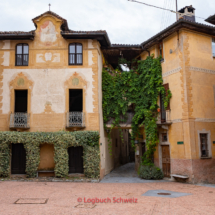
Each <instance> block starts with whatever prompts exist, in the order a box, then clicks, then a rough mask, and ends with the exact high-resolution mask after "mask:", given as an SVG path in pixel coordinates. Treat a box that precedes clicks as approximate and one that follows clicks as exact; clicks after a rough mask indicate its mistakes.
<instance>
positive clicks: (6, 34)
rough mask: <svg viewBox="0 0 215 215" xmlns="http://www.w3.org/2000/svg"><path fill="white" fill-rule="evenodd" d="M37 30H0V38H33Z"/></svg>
mask: <svg viewBox="0 0 215 215" xmlns="http://www.w3.org/2000/svg"><path fill="white" fill-rule="evenodd" d="M34 36H35V31H29V32H24V31H0V40H33V39H34Z"/></svg>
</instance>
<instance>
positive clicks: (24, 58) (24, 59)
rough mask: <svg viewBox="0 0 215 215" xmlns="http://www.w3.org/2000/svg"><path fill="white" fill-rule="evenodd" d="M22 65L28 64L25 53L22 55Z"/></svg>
mask: <svg viewBox="0 0 215 215" xmlns="http://www.w3.org/2000/svg"><path fill="white" fill-rule="evenodd" d="M23 65H24V66H27V65H28V55H27V54H25V55H23Z"/></svg>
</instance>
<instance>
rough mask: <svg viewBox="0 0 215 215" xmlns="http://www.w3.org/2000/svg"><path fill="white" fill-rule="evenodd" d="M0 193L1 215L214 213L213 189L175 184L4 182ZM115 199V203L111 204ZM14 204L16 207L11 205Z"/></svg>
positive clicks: (190, 214)
mask: <svg viewBox="0 0 215 215" xmlns="http://www.w3.org/2000/svg"><path fill="white" fill-rule="evenodd" d="M0 190H1V192H0V214H1V215H31V214H32V215H44V214H45V215H49V214H50V215H53V214H54V215H55V214H56V215H61V214H66V215H67V214H69V215H70V214H72V215H73V214H75V215H76V214H78V215H82V214H83V215H85V214H93V215H97V214H102V215H118V214H123V215H127V214H128V215H130V214H132V215H139V214H141V215H142V214H146V215H158V214H163V215H167V214H169V215H186V214H188V215H199V214H200V215H204V214H205V215H206V214H207V215H214V214H215V189H214V188H213V187H205V186H196V185H191V184H182V183H176V182H162V183H160V182H158V183H133V184H132V183H129V184H128V183H75V182H67V183H65V182H13V181H4V182H0ZM150 190H165V191H168V192H169V191H173V192H181V193H189V194H191V195H188V196H182V197H178V198H167V197H165V198H163V197H162V196H143V194H144V193H146V192H148V191H150ZM79 198H80V199H79ZM84 198H85V202H87V201H93V199H95V198H98V199H103V201H104V199H106V200H105V201H106V202H107V203H95V204H92V203H85V202H84ZM114 198H115V199H114ZM17 200H19V201H17ZM78 200H79V201H80V202H78ZM114 200H115V201H117V202H116V203H114ZM127 201H128V202H127ZM129 201H130V202H129ZM136 201H137V203H136ZM15 202H17V203H18V204H14V203H15ZM30 203H31V204H30ZM33 203H37V204H33ZM39 203H41V204H39Z"/></svg>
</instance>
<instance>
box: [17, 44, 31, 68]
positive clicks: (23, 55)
mask: <svg viewBox="0 0 215 215" xmlns="http://www.w3.org/2000/svg"><path fill="white" fill-rule="evenodd" d="M28 55H29V48H28V44H23V43H22V44H18V45H17V46H16V66H28V57H29V56H28Z"/></svg>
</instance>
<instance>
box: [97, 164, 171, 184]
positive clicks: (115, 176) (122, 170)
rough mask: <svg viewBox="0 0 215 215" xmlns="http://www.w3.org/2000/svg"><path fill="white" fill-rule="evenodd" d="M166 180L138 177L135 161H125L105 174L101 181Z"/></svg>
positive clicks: (149, 181) (143, 181) (145, 181)
mask: <svg viewBox="0 0 215 215" xmlns="http://www.w3.org/2000/svg"><path fill="white" fill-rule="evenodd" d="M165 181H168V180H157V181H156V180H143V179H140V178H139V177H138V175H137V172H136V171H135V163H127V164H125V165H123V166H120V167H118V168H116V169H114V170H113V171H112V172H111V173H110V174H108V175H106V176H105V177H104V179H103V180H102V181H101V183H155V182H165Z"/></svg>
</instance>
